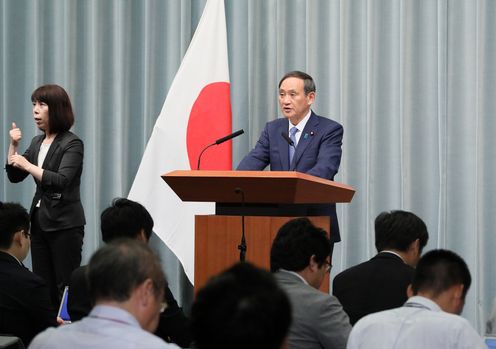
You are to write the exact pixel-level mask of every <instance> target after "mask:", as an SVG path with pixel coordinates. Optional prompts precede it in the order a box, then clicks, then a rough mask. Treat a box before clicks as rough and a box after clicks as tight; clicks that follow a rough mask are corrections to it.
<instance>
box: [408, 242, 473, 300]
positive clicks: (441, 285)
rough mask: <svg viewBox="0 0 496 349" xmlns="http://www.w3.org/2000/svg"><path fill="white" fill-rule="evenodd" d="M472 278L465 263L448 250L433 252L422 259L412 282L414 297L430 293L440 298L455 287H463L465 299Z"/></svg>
mask: <svg viewBox="0 0 496 349" xmlns="http://www.w3.org/2000/svg"><path fill="white" fill-rule="evenodd" d="M471 282H472V278H471V277H470V271H469V270H468V267H467V264H466V263H465V261H464V260H463V259H462V258H461V257H460V256H458V255H457V254H456V253H454V252H451V251H448V250H432V251H429V252H427V253H426V254H425V255H423V256H422V258H420V260H419V262H418V264H417V268H416V269H415V276H414V277H413V282H412V291H413V294H414V295H417V294H419V293H428V294H431V295H432V296H433V297H437V296H439V295H440V294H441V293H443V292H445V291H447V290H448V289H450V288H451V287H453V286H457V285H463V295H462V296H463V298H465V296H466V294H467V291H468V289H469V288H470V284H471Z"/></svg>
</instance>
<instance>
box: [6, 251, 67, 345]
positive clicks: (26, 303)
mask: <svg viewBox="0 0 496 349" xmlns="http://www.w3.org/2000/svg"><path fill="white" fill-rule="evenodd" d="M56 317H57V313H56V312H55V310H54V309H53V307H52V304H51V303H50V296H49V291H48V287H47V286H46V284H45V282H44V281H43V280H42V279H41V278H40V277H39V276H37V275H35V274H33V273H32V272H30V271H29V270H28V269H27V268H25V267H24V266H22V265H21V264H19V262H18V261H17V260H16V259H15V258H14V257H12V256H11V255H9V254H8V253H5V252H2V251H0V333H1V334H11V335H14V336H16V337H19V338H21V339H22V341H23V343H24V344H25V346H26V347H27V346H28V344H29V343H30V342H31V340H32V339H33V337H34V336H36V335H37V334H38V333H39V332H41V331H44V330H45V329H46V328H48V327H50V326H57V321H56Z"/></svg>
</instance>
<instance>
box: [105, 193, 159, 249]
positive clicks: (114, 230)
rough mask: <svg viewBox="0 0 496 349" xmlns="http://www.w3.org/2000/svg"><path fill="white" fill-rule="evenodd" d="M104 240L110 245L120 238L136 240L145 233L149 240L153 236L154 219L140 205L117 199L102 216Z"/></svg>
mask: <svg viewBox="0 0 496 349" xmlns="http://www.w3.org/2000/svg"><path fill="white" fill-rule="evenodd" d="M100 222H101V230H102V239H103V241H104V242H106V243H108V242H110V241H112V240H114V239H118V238H129V239H136V238H137V237H138V235H139V234H140V233H141V230H143V231H144V232H145V237H146V239H147V240H148V239H149V238H150V236H151V234H152V229H153V218H152V216H150V213H149V212H148V211H147V210H146V208H145V207H144V206H143V205H141V204H140V203H138V202H136V201H132V200H128V199H125V198H116V199H114V201H112V205H111V206H110V207H107V208H106V209H105V210H104V211H103V212H102V215H101V219H100Z"/></svg>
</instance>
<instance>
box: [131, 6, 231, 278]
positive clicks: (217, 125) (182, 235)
mask: <svg viewBox="0 0 496 349" xmlns="http://www.w3.org/2000/svg"><path fill="white" fill-rule="evenodd" d="M231 132H232V127H231V104H230V96H229V67H228V58H227V34H226V18H225V10H224V0H208V1H207V3H206V5H205V9H204V10H203V15H202V17H201V19H200V22H199V24H198V27H197V28H196V31H195V34H194V35H193V38H192V40H191V43H190V46H189V48H188V50H187V52H186V54H185V56H184V58H183V61H182V62H181V66H180V67H179V70H178V72H177V74H176V76H175V78H174V80H173V82H172V85H171V87H170V89H169V93H168V94H167V97H166V99H165V102H164V105H163V107H162V111H161V112H160V115H159V116H158V118H157V121H156V123H155V126H154V129H153V132H152V135H151V137H150V139H149V141H148V144H147V146H146V149H145V153H144V154H143V158H142V160H141V164H140V166H139V169H138V172H137V174H136V177H135V179H134V182H133V185H132V187H131V190H130V192H129V196H128V197H129V199H131V200H135V201H138V202H140V203H141V204H142V205H143V206H145V207H146V208H147V209H148V211H150V214H151V215H152V217H153V220H154V222H155V226H154V231H155V233H156V234H157V235H158V236H159V237H160V239H161V240H162V241H164V243H165V244H166V245H167V246H168V247H169V248H170V249H171V250H172V252H174V254H175V255H176V256H177V258H178V259H179V261H180V262H181V263H182V265H183V267H184V270H185V272H186V275H187V276H188V279H189V280H190V281H191V283H193V282H194V215H195V214H211V213H213V211H214V204H213V203H191V202H190V203H186V202H182V201H181V200H180V199H179V197H178V196H177V195H176V194H175V193H174V192H173V191H172V189H170V187H169V186H168V185H167V184H166V183H165V182H164V181H163V180H162V178H161V177H160V176H161V175H163V174H165V173H167V172H170V171H173V170H189V169H196V163H197V160H198V155H199V153H200V151H201V149H202V148H204V147H206V146H207V145H208V144H211V143H213V142H215V140H216V139H218V138H221V137H223V136H225V135H228V134H230V133H231ZM201 169H203V170H207V169H208V170H214V169H215V170H230V169H232V149H231V142H225V143H223V144H221V145H218V146H215V147H212V148H210V149H209V150H207V151H206V152H205V153H204V155H203V156H202V160H201Z"/></svg>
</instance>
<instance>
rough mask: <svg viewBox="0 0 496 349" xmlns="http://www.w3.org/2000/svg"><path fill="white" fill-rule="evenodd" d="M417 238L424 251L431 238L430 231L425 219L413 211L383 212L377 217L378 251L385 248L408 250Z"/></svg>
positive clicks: (376, 244)
mask: <svg viewBox="0 0 496 349" xmlns="http://www.w3.org/2000/svg"><path fill="white" fill-rule="evenodd" d="M417 239H419V247H420V249H419V250H420V252H422V249H423V248H424V247H425V245H427V240H429V233H428V232H427V226H426V225H425V223H424V221H422V219H420V218H419V217H418V216H417V215H415V214H413V213H412V212H407V211H401V210H396V211H390V212H382V213H381V214H379V215H378V216H377V218H376V219H375V247H376V248H377V251H378V252H381V251H383V250H385V249H395V250H399V251H406V250H407V249H408V246H410V244H411V243H412V242H414V241H415V240H417Z"/></svg>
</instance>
